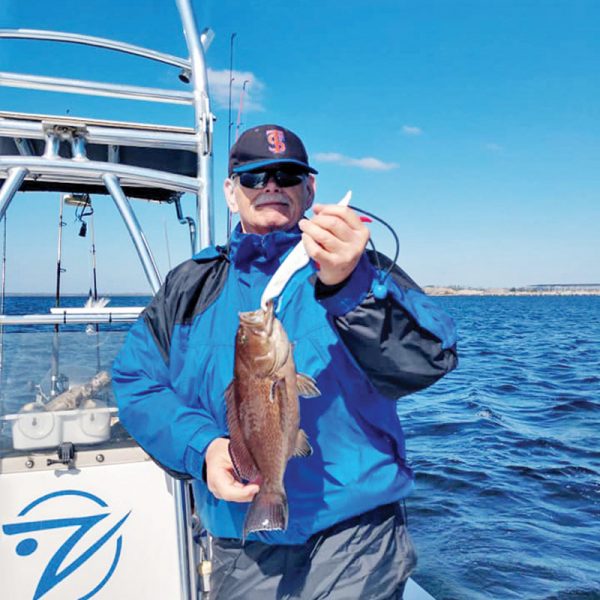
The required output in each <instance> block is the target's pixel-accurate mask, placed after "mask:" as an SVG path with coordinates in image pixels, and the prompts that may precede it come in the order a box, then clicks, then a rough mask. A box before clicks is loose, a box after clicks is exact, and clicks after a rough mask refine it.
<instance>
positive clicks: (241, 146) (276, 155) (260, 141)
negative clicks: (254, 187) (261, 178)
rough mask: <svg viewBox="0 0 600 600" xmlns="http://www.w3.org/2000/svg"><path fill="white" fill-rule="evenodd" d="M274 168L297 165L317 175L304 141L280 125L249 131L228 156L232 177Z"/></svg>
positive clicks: (260, 126)
mask: <svg viewBox="0 0 600 600" xmlns="http://www.w3.org/2000/svg"><path fill="white" fill-rule="evenodd" d="M271 165H295V166H297V167H298V168H299V169H300V170H304V171H308V172H309V173H315V174H316V173H318V171H317V170H316V169H313V168H312V167H311V166H309V164H308V155H307V154H306V148H305V147H304V144H303V143H302V140H301V139H300V138H299V137H298V136H297V135H296V134H295V133H294V132H293V131H290V130H289V129H286V128H285V127H281V126H280V125H259V126H258V127H253V128H252V129H247V130H246V131H244V133H242V135H241V136H240V137H239V139H238V140H237V142H236V143H235V144H234V145H233V147H232V148H231V152H230V153H229V175H232V174H233V173H245V172H247V171H256V170H257V169H262V168H263V167H270V166H271Z"/></svg>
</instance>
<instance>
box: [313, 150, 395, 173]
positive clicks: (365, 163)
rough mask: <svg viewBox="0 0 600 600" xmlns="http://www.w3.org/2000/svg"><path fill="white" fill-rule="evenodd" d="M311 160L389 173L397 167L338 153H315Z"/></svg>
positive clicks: (367, 157) (379, 161)
mask: <svg viewBox="0 0 600 600" xmlns="http://www.w3.org/2000/svg"><path fill="white" fill-rule="evenodd" d="M313 158H314V159H315V160H317V161H320V162H332V163H338V164H340V165H344V166H347V167H358V168H359V169H367V170H369V171H390V170H391V169H395V168H397V167H398V165H397V164H396V163H386V162H383V161H382V160H379V159H378V158H373V157H372V156H365V157H364V158H352V157H350V156H344V155H343V154H339V152H317V153H316V154H314V155H313Z"/></svg>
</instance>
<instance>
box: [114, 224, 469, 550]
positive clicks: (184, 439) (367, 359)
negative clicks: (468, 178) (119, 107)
mask: <svg viewBox="0 0 600 600" xmlns="http://www.w3.org/2000/svg"><path fill="white" fill-rule="evenodd" d="M300 236H301V234H300V231H299V230H298V229H297V228H296V229H294V230H292V231H290V232H281V231H276V232H273V233H269V234H267V235H264V236H260V235H255V234H244V233H242V232H241V230H240V229H239V226H238V228H237V229H236V231H235V232H234V234H233V235H232V238H231V241H230V245H229V248H228V249H224V248H218V247H217V248H214V247H213V248H208V249H206V250H204V251H202V252H201V253H200V254H198V255H196V256H195V257H194V258H193V259H191V260H189V261H186V262H184V263H182V264H181V265H179V266H178V267H177V268H176V269H174V270H173V271H171V272H170V273H169V274H168V275H167V278H166V281H165V283H164V284H163V286H162V287H161V289H160V290H159V292H158V293H157V295H156V296H155V298H154V299H153V301H152V302H151V304H150V305H149V306H148V307H147V308H146V310H145V311H144V313H143V314H142V316H141V317H140V319H139V320H138V321H137V323H136V324H135V325H133V327H132V328H131V330H130V332H129V335H128V337H127V340H126V342H125V344H124V347H123V348H122V350H121V352H120V354H119V356H118V357H117V359H116V361H115V364H114V368H113V386H114V390H115V394H116V396H117V400H118V404H119V414H120V419H121V422H122V423H123V425H124V426H125V427H126V428H127V430H128V431H129V432H130V433H131V435H132V436H133V437H134V438H135V439H136V441H137V442H138V443H139V444H140V445H141V446H142V447H143V448H144V449H145V450H146V451H147V452H148V453H149V454H150V455H151V456H152V457H153V458H154V459H155V460H156V461H157V462H158V463H159V464H161V466H163V467H164V468H165V469H166V470H168V471H169V472H171V473H172V474H174V475H175V476H182V477H191V478H192V479H193V480H194V482H193V484H194V495H195V500H196V506H197V510H198V512H199V515H200V518H201V520H202V523H203V525H204V526H205V527H206V528H207V529H208V531H210V533H212V534H213V535H215V536H217V537H227V538H241V534H242V526H243V522H244V517H245V514H246V511H247V509H248V505H247V504H244V503H234V502H226V501H224V500H218V499H217V498H215V497H214V496H213V495H212V494H211V493H210V492H209V491H208V488H207V486H206V483H205V481H204V478H203V465H204V457H205V452H206V449H207V447H208V445H209V444H210V443H211V442H212V441H213V440H214V439H215V438H217V437H223V436H227V435H228V429H227V419H226V412H225V398H224V392H225V388H226V387H227V385H228V384H229V383H230V381H231V379H232V376H233V362H234V341H235V333H236V329H237V327H238V312H240V311H250V310H256V309H257V308H258V307H259V306H260V297H261V294H262V292H263V290H264V288H265V286H266V284H267V282H268V281H269V279H270V277H271V276H272V275H273V273H274V272H275V271H276V269H277V267H278V266H279V265H280V264H281V262H282V260H283V259H284V258H285V256H286V254H287V253H288V252H289V251H290V250H291V249H292V248H293V247H294V245H295V244H296V243H298V242H299V241H300ZM388 267H390V268H392V271H391V276H390V277H388V278H387V279H386V280H385V282H384V284H383V285H384V288H383V291H384V293H383V294H382V293H381V290H382V288H381V287H379V289H377V285H376V284H378V283H381V280H382V278H383V273H384V272H385V271H386V270H387V269H388ZM373 289H375V290H376V293H375V294H374V293H373ZM276 309H277V316H278V318H279V319H280V320H281V322H282V323H283V326H284V327H285V330H286V332H287V335H288V337H289V339H290V341H291V342H292V344H293V347H294V360H295V362H296V368H297V370H298V372H300V373H306V374H307V375H310V376H311V377H313V378H314V379H315V380H316V382H317V386H318V388H319V390H320V391H321V396H320V397H318V398H300V420H301V425H300V426H301V427H302V428H303V429H304V431H305V432H306V433H307V435H308V439H309V442H310V444H311V446H312V448H313V454H312V456H310V457H307V458H292V459H291V460H290V461H289V463H288V466H287V469H286V473H285V478H284V485H285V489H286V492H287V496H288V503H289V525H288V528H287V530H286V531H268V532H258V533H253V534H251V535H250V536H249V539H258V540H261V541H263V542H266V543H274V544H298V543H303V542H304V541H306V540H307V539H308V538H309V537H310V536H311V535H312V534H314V533H316V532H318V531H320V530H323V529H325V528H327V527H329V526H331V525H333V524H335V523H337V522H340V521H342V520H344V519H347V518H349V517H352V516H355V515H357V514H360V513H363V512H366V511H368V510H370V509H372V508H375V507H376V506H380V505H383V504H386V503H389V502H392V501H395V500H398V499H400V498H402V497H404V496H405V495H406V494H408V492H409V491H410V489H411V487H412V485H413V476H412V472H411V470H410V468H409V467H408V466H407V464H406V462H405V445H404V436H403V433H402V428H401V425H400V422H399V419H398V416H397V414H396V403H395V402H394V401H393V400H394V399H396V398H399V397H400V396H403V395H406V394H408V393H411V392H414V391H416V390H419V389H423V388H425V387H427V386H428V385H431V384H432V383H434V382H435V381H436V380H437V379H439V378H440V377H442V376H443V375H444V374H445V373H447V372H449V371H450V370H452V369H453V368H454V367H455V366H456V364H457V357H456V339H455V329H454V324H453V322H452V320H451V319H450V317H449V316H447V315H446V314H445V313H444V312H443V311H441V310H440V308H439V307H438V306H437V305H436V304H435V303H434V302H433V301H432V300H431V299H430V298H429V297H427V296H426V295H425V294H424V293H423V292H422V291H421V290H420V289H419V288H418V286H417V285H416V284H415V283H414V282H413V281H412V280H411V279H410V278H409V277H408V276H407V275H406V274H405V273H404V272H403V271H402V270H401V269H399V268H398V267H397V266H392V265H391V264H390V261H389V259H387V258H386V257H384V256H383V255H377V256H375V255H374V253H365V255H364V256H363V257H362V258H361V260H360V262H359V264H358V266H357V267H356V269H355V271H354V272H353V274H352V275H351V276H350V278H349V279H348V280H347V281H346V282H345V283H344V284H343V285H341V286H336V287H334V288H328V287H326V286H322V284H320V282H318V281H317V279H316V275H315V269H314V266H313V265H312V264H309V265H307V266H306V267H304V268H303V269H302V270H301V271H299V272H298V273H296V275H294V277H293V278H292V280H291V281H290V282H289V283H288V285H287V286H286V288H285V290H284V292H283V294H282V296H281V297H280V299H279V302H278V304H277V306H276Z"/></svg>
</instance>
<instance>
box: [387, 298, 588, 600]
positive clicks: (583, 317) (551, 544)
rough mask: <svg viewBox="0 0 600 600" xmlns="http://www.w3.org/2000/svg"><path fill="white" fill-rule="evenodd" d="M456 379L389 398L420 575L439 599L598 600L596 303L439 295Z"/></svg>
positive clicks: (562, 299) (572, 299) (422, 582)
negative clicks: (401, 446) (404, 463)
mask: <svg viewBox="0 0 600 600" xmlns="http://www.w3.org/2000/svg"><path fill="white" fill-rule="evenodd" d="M437 300H438V301H439V302H440V303H441V304H442V305H443V306H444V308H445V309H446V310H447V311H448V312H449V313H450V314H451V315H452V316H453V317H454V319H455V320H456V322H457V324H458V329H459V340H460V341H459V356H460V364H459V367H458V369H457V370H456V371H454V372H453V373H451V374H450V375H448V376H447V377H446V378H444V379H443V380H441V381H440V382H438V383H437V384H436V385H434V386H433V387H431V388H429V389H428V390H425V391H423V392H420V393H417V394H414V395H412V396H409V397H407V398H403V399H401V400H400V401H399V402H398V413H399V415H400V417H401V419H402V423H403V426H404V429H405V434H406V438H407V452H408V459H409V462H410V463H411V466H412V467H413V469H414V470H415V473H416V488H415V491H414V492H413V494H412V496H411V497H410V498H409V499H408V500H407V507H408V514H409V529H410V531H411V534H412V536H413V539H414V541H415V543H416V545H417V548H418V551H419V566H418V568H417V571H416V572H415V573H414V578H415V580H416V581H417V582H418V583H420V584H421V585H422V586H423V587H424V588H425V589H427V590H428V591H429V592H430V593H432V594H433V595H434V596H435V597H436V599H437V600H480V599H481V600H483V599H490V598H491V599H494V600H495V599H498V600H504V599H511V598H515V599H516V598H518V599H519V600H527V599H532V600H533V599H536V600H538V599H540V600H541V599H544V600H550V599H553V600H592V599H596V600H597V599H599V598H600V297H597V296H596V297H593V296H586V297H548V296H546V297H476V298H472V297H471V298H469V297H452V298H439V299H437Z"/></svg>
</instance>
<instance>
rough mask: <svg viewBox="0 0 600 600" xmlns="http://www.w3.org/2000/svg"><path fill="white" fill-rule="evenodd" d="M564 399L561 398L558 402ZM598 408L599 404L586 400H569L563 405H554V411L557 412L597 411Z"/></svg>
mask: <svg viewBox="0 0 600 600" xmlns="http://www.w3.org/2000/svg"><path fill="white" fill-rule="evenodd" d="M563 398H564V397H560V396H559V398H558V400H561V399H563ZM597 408H600V405H598V403H597V402H593V401H591V400H587V399H586V398H569V399H567V400H566V402H563V403H562V404H556V405H554V406H553V407H552V410H553V411H556V412H572V411H576V410H596V409H597Z"/></svg>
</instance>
